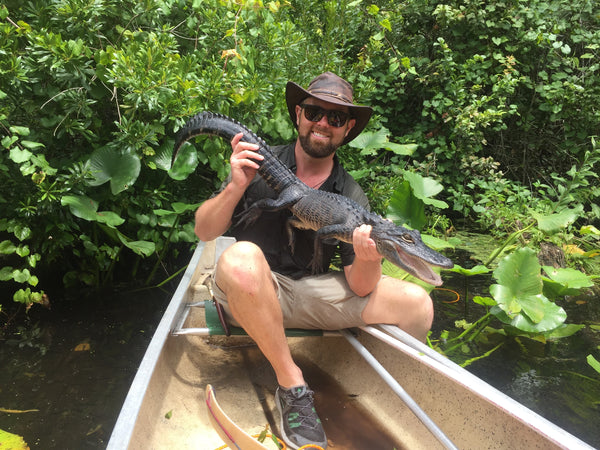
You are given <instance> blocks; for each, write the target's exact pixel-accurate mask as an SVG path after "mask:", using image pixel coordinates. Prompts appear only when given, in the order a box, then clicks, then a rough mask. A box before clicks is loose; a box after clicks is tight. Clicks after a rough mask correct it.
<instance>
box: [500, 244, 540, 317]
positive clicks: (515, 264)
mask: <svg viewBox="0 0 600 450" xmlns="http://www.w3.org/2000/svg"><path fill="white" fill-rule="evenodd" d="M494 277H495V278H496V280H497V281H498V284H494V285H492V286H490V293H491V294H492V296H493V297H494V299H495V300H496V301H497V302H498V306H499V307H500V308H501V309H502V310H503V311H504V312H506V314H507V315H508V316H509V317H510V318H511V319H512V318H515V316H516V315H517V314H519V313H520V312H521V310H523V312H524V314H526V315H527V316H528V317H529V318H530V319H531V320H532V321H533V322H535V323H538V322H540V321H541V319H542V318H543V307H542V306H541V303H542V301H543V298H545V297H543V295H542V287H543V285H542V277H541V275H540V264H539V262H538V260H537V256H536V254H535V252H534V251H533V250H531V249H528V248H522V249H519V250H517V251H515V252H514V253H511V254H510V255H508V256H506V257H505V258H503V259H502V260H501V261H500V263H499V264H498V267H497V268H496V270H494Z"/></svg>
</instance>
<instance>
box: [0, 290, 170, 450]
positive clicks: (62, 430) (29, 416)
mask: <svg viewBox="0 0 600 450" xmlns="http://www.w3.org/2000/svg"><path fill="white" fill-rule="evenodd" d="M168 300H169V296H168V295H167V294H165V293H160V292H156V291H155V292H154V293H148V292H145V293H140V294H137V295H136V296H135V297H131V296H129V295H114V294H113V295H109V296H108V297H107V298H105V299H104V300H82V301H81V302H63V303H62V304H61V302H54V306H53V308H52V309H51V310H49V311H48V310H44V309H41V308H40V309H35V310H32V311H31V312H30V314H29V316H30V318H31V320H30V321H29V322H28V323H27V324H24V325H27V328H26V329H25V328H24V329H23V330H22V332H21V333H20V334H18V335H12V336H10V340H9V341H0V408H5V409H9V410H19V411H25V410H34V411H30V412H23V413H3V412H0V429H2V430H5V431H8V432H10V433H14V434H18V435H20V436H23V438H24V440H25V442H27V443H28V444H29V446H30V447H31V448H32V449H44V450H45V449H65V450H66V449H73V450H80V449H102V448H105V447H106V444H107V442H108V438H109V437H110V433H111V432H112V428H113V426H114V424H115V421H116V419H117V415H118V413H119V410H120V408H121V405H122V403H123V401H124V399H125V395H126V394H127V391H128V389H129V385H130V384H131V381H132V380H133V377H134V375H135V371H136V370H137V367H138V365H139V363H140V361H141V359H142V356H143V354H144V351H145V349H146V346H147V345H148V343H149V341H150V339H151V338H152V334H153V332H154V329H155V328H156V325H157V324H158V322H159V321H160V317H161V316H162V313H163V311H164V308H165V307H166V304H167V302H168Z"/></svg>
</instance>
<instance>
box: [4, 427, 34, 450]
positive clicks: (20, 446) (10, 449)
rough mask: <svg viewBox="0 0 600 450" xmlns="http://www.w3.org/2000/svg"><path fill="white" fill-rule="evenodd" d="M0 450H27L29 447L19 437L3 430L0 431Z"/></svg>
mask: <svg viewBox="0 0 600 450" xmlns="http://www.w3.org/2000/svg"><path fill="white" fill-rule="evenodd" d="M0 448H2V449H6V450H29V446H28V445H27V443H26V442H25V441H24V440H23V438H22V437H21V436H19V435H17V434H12V433H9V432H8V431H4V430H0Z"/></svg>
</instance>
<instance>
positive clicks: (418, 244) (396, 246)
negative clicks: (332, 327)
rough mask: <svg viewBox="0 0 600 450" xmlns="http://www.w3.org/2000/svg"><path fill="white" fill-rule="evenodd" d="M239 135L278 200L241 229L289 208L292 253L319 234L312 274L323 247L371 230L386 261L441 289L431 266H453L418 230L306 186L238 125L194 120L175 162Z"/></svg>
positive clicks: (255, 211)
mask: <svg viewBox="0 0 600 450" xmlns="http://www.w3.org/2000/svg"><path fill="white" fill-rule="evenodd" d="M240 132H241V133H243V138H242V140H243V141H245V142H249V143H251V144H256V145H258V150H257V152H258V153H259V154H260V155H262V156H263V157H264V159H263V160H262V161H258V160H257V161H256V162H257V164H259V169H258V174H259V175H260V176H261V177H263V178H264V180H265V181H266V183H267V184H268V185H269V187H270V188H271V189H273V190H274V191H275V192H276V193H277V194H278V197H277V198H275V199H261V200H258V201H257V202H255V203H254V204H252V205H250V207H248V208H247V209H246V210H245V211H244V212H243V213H242V214H241V217H240V218H239V221H238V223H241V224H243V225H245V226H248V225H251V224H252V223H253V222H254V221H255V220H256V219H257V218H258V217H259V216H260V214H261V213H262V211H263V210H265V211H277V210H281V209H284V208H288V209H289V210H290V211H291V212H292V214H293V216H292V217H291V218H290V219H289V220H288V223H287V225H286V228H287V233H288V238H289V244H290V247H291V250H292V251H293V249H294V232H293V229H294V228H297V229H309V230H314V231H315V247H314V257H313V267H312V269H313V272H315V271H318V270H319V268H318V267H315V261H320V257H319V256H320V251H321V242H331V241H343V242H347V243H352V233H353V231H354V229H355V228H357V227H358V226H360V225H362V224H367V225H371V227H372V229H371V235H370V236H371V239H373V241H375V244H376V246H377V250H378V252H379V253H380V254H381V255H382V256H383V257H384V258H386V259H387V260H388V261H390V262H391V263H393V264H395V265H396V266H398V267H400V268H401V269H403V270H404V271H406V272H408V273H409V274H411V275H413V276H415V277H417V278H419V279H421V280H423V281H425V282H427V283H429V284H432V285H434V286H439V285H441V284H442V279H441V277H440V275H439V274H437V273H436V272H434V271H433V270H432V269H431V267H430V266H438V267H442V268H447V269H448V268H452V266H453V263H452V261H451V260H450V259H449V258H447V257H445V256H443V255H441V254H440V253H438V252H436V251H434V250H432V249H431V248H429V247H428V246H427V245H425V244H424V243H423V240H422V239H421V234H420V233H419V232H418V231H417V230H410V229H408V228H404V227H402V226H398V225H395V224H394V223H393V222H392V221H390V220H387V219H384V218H382V217H381V216H379V215H377V214H375V213H373V212H370V211H368V210H367V209H365V208H364V207H362V206H361V205H359V204H358V203H356V202H355V201H353V200H351V199H349V198H348V197H344V196H342V195H339V194H334V193H331V192H326V191H321V190H317V189H313V188H311V187H309V186H307V185H306V184H305V183H303V182H302V181H301V180H299V179H298V178H297V177H296V175H295V174H294V173H293V172H292V171H291V170H290V169H289V168H288V167H286V166H285V165H284V164H283V163H282V162H281V161H280V160H279V159H278V158H277V157H276V156H275V155H274V154H273V153H272V151H271V149H270V148H269V146H268V145H267V144H266V142H265V141H264V140H263V139H262V138H260V137H259V136H257V135H256V134H255V133H253V132H252V131H250V130H249V129H248V128H247V127H245V126H244V125H242V124H241V123H239V122H238V121H236V120H234V119H231V118H229V117H227V116H224V115H222V114H216V113H212V112H208V111H206V112H201V113H198V114H196V115H195V116H193V117H192V118H191V119H189V120H188V121H187V123H186V124H185V125H184V127H183V128H182V129H181V130H179V132H178V133H177V135H176V138H175V145H174V149H173V162H174V161H175V159H176V158H177V154H178V152H179V150H180V148H181V147H182V145H183V144H184V143H185V142H186V141H188V140H190V139H192V138H194V137H196V136H199V135H215V136H219V137H222V138H224V139H227V140H231V139H232V138H233V137H234V136H235V135H236V134H238V133H240ZM236 219H237V218H236Z"/></svg>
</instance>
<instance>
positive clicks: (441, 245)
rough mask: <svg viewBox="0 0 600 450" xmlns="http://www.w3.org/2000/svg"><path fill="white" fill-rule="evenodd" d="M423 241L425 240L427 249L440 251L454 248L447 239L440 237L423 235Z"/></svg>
mask: <svg viewBox="0 0 600 450" xmlns="http://www.w3.org/2000/svg"><path fill="white" fill-rule="evenodd" d="M421 239H423V242H424V243H425V245H427V247H431V248H432V249H434V250H438V251H439V250H443V249H446V248H454V245H452V244H451V243H450V242H448V241H447V240H446V239H440V238H438V237H435V236H430V235H428V234H422V235H421Z"/></svg>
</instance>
